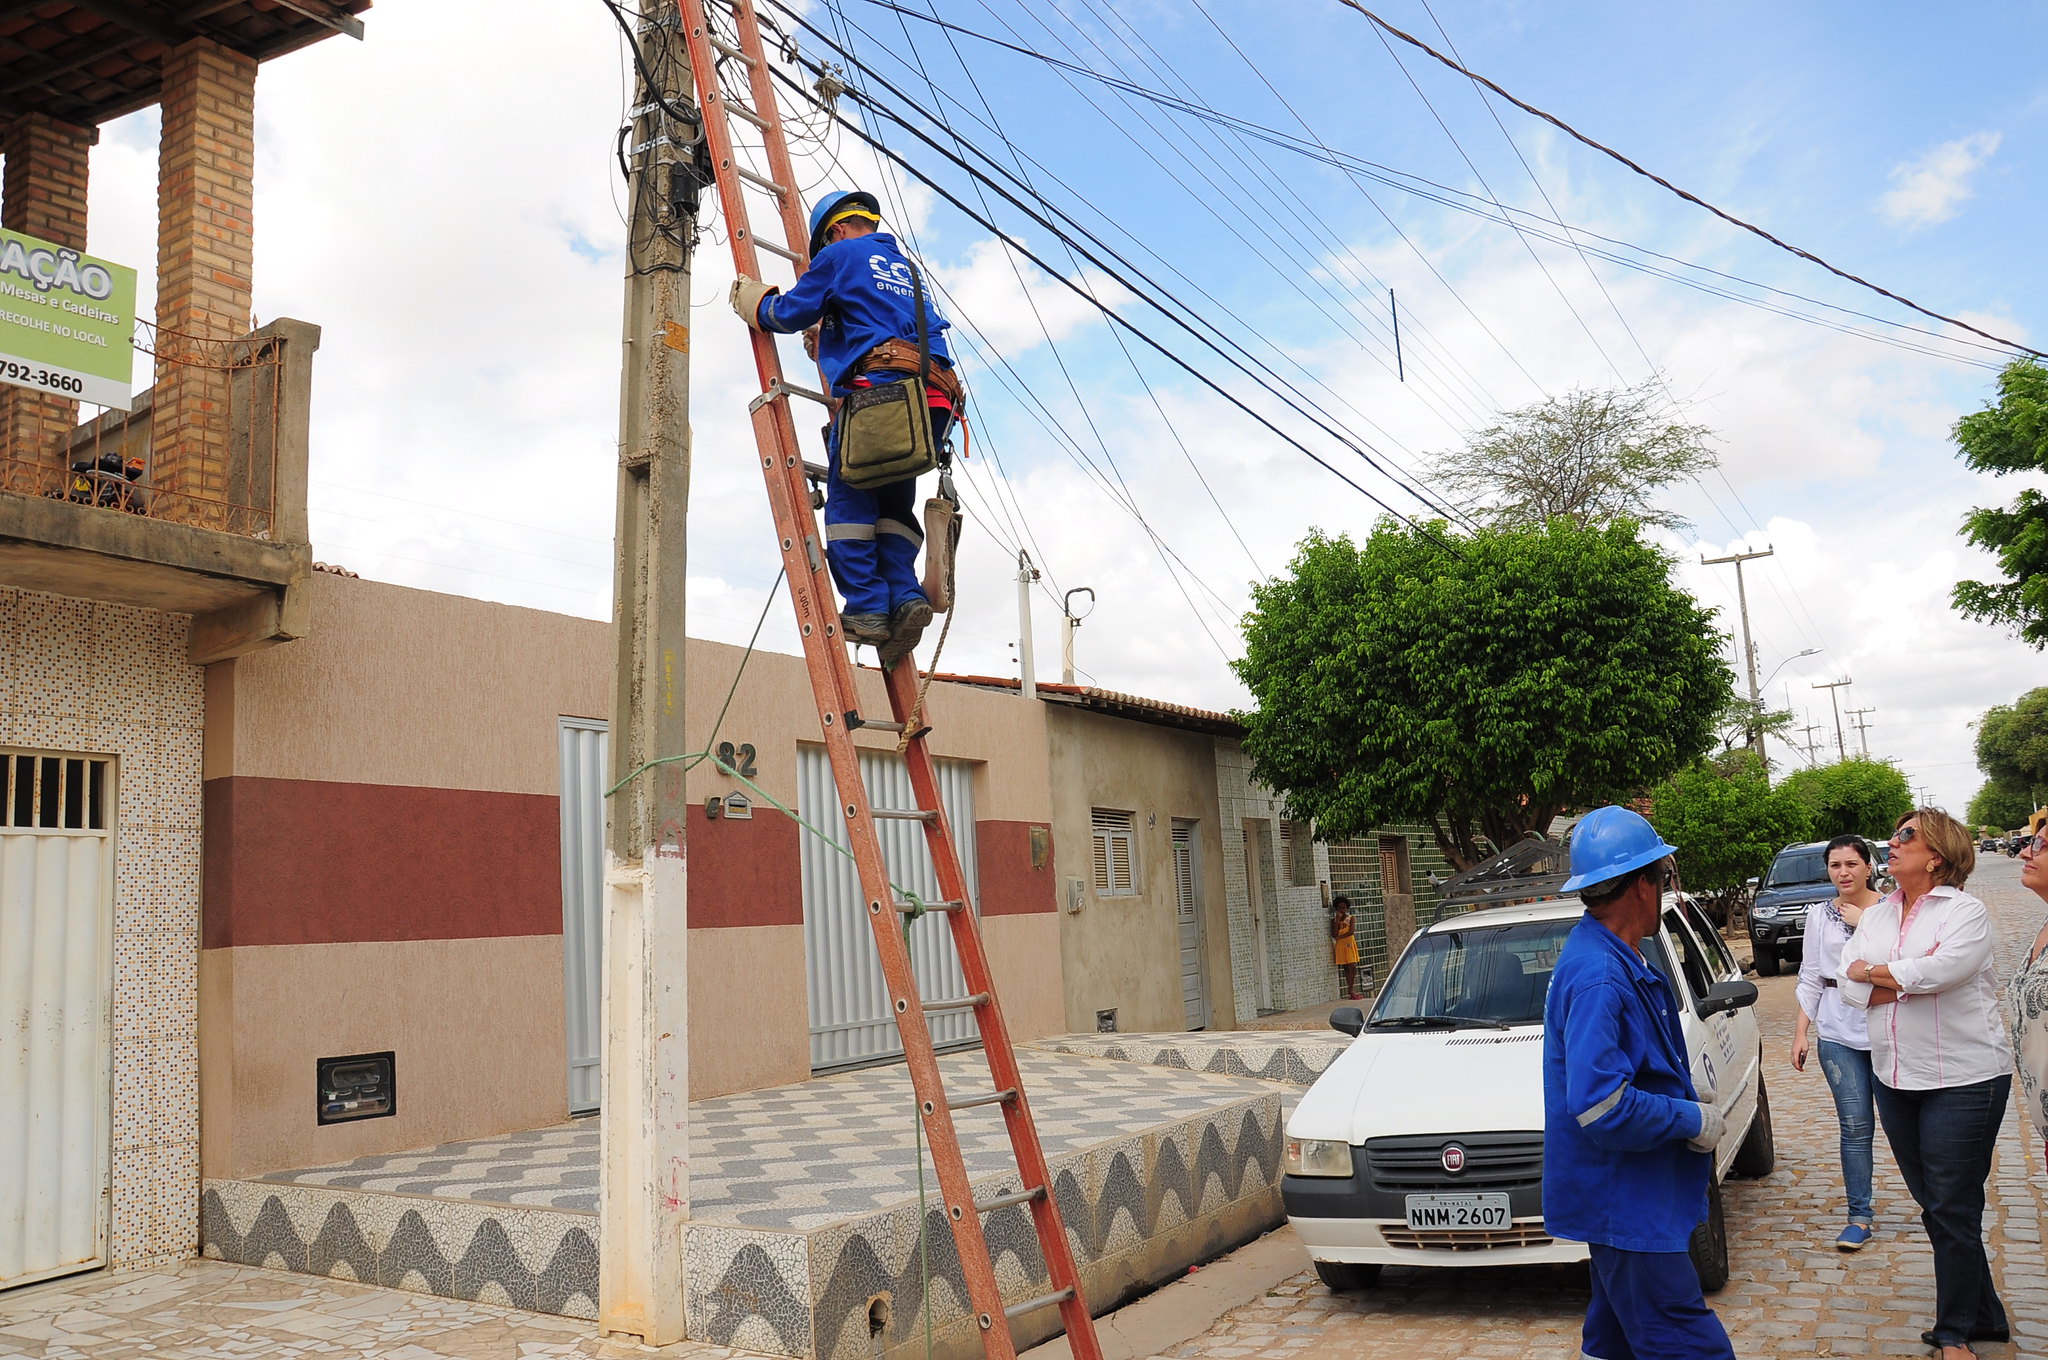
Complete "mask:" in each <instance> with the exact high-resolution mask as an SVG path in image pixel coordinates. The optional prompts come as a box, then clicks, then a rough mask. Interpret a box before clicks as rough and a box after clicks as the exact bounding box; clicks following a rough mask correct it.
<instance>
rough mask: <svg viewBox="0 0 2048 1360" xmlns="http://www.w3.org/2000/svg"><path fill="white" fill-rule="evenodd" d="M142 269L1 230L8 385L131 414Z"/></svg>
mask: <svg viewBox="0 0 2048 1360" xmlns="http://www.w3.org/2000/svg"><path fill="white" fill-rule="evenodd" d="M134 374H135V271H134V270H132V269H130V268H128V267H127V266H125V265H118V264H112V263H110V262H108V261H106V260H99V259H95V258H93V257H92V256H90V255H84V254H80V253H79V252H78V251H75V250H73V249H71V248H70V247H69V246H60V245H54V244H52V243H51V242H49V241H41V240H37V239H36V238H35V237H33V236H24V235H22V234H21V233H20V232H18V231H5V230H0V382H5V383H11V384H13V385H14V386H16V387H33V388H35V389H36V390H37V391H39V392H49V393H51V394H53V395H55V396H60V397H75V398H77V399H78V400H79V401H89V402H91V403H93V404H94V405H95V406H112V407H115V408H117V409H119V410H123V411H125V410H127V409H128V402H129V389H130V385H131V382H132V380H133V378H134Z"/></svg>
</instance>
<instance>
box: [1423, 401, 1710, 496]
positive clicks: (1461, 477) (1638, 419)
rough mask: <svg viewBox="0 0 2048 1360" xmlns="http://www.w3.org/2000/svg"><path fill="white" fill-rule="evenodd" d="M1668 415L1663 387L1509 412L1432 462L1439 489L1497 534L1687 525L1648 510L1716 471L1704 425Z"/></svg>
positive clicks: (1541, 405) (1548, 402)
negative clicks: (1680, 486)
mask: <svg viewBox="0 0 2048 1360" xmlns="http://www.w3.org/2000/svg"><path fill="white" fill-rule="evenodd" d="M1672 414H1673V411H1672V408H1671V403H1670V398H1669V397H1668V396H1667V395H1666V393H1665V389H1664V384H1663V380H1662V378H1661V377H1655V378H1649V379H1646V380H1644V381H1643V382H1640V383H1637V384H1636V385H1635V386H1633V387H1621V388H1604V389H1596V390H1587V389H1583V388H1574V389H1573V390H1572V391H1570V392H1567V393H1565V394H1564V395H1563V396H1561V397H1547V398H1545V399H1544V400H1542V401H1540V402H1537V403H1536V404H1535V405H1534V406H1524V407H1523V408H1521V409H1520V410H1518V411H1509V412H1507V413H1506V414H1505V415H1503V416H1502V417H1501V418H1500V423H1499V424H1497V425H1493V426H1491V427H1489V428H1487V429H1484V430H1480V431H1478V432H1477V433H1476V434H1473V435H1471V436H1469V437H1468V438H1467V439H1466V441H1465V446H1464V447H1463V448H1461V449H1453V450H1451V451H1450V452H1448V453H1442V454H1438V455H1437V460H1436V463H1437V467H1436V471H1437V479H1438V481H1439V482H1440V483H1441V484H1442V486H1443V488H1444V490H1445V491H1446V492H1447V493H1449V495H1451V496H1452V497H1453V498H1454V499H1456V500H1457V501H1459V502H1460V503H1461V505H1462V506H1463V508H1465V509H1466V510H1467V511H1468V512H1470V513H1471V514H1473V515H1474V516H1476V517H1477V518H1479V519H1482V520H1484V521H1485V522H1487V523H1488V524H1491V525H1494V526H1496V527H1507V526H1520V527H1523V528H1529V527H1534V526H1537V525H1541V524H1544V523H1547V522H1548V521H1550V520H1552V519H1555V518H1559V517H1562V518H1565V519H1568V520H1570V521H1572V522H1573V523H1574V524H1577V525H1579V526H1580V527H1581V528H1591V527H1596V526H1601V525H1607V524H1613V523H1615V522H1617V521H1619V520H1624V519H1627V520H1634V521H1635V522H1636V523H1638V524H1656V525H1661V526H1663V527H1665V528H1672V529H1676V528H1679V527H1681V526H1683V524H1684V523H1685V521H1684V520H1682V519H1680V518H1679V517H1678V516H1677V515H1674V514H1672V513H1671V512H1670V511H1668V510H1662V509H1659V508H1658V507H1657V505H1656V504H1655V501H1654V498H1655V496H1656V494H1657V493H1658V492H1659V491H1661V490H1663V489H1664V488H1665V487H1667V486H1669V485H1671V484H1672V483H1674V482H1684V481H1690V480H1692V479H1693V478H1695V477H1698V476H1699V475H1701V474H1702V473H1705V472H1710V471H1712V470H1713V469H1714V468H1715V467H1716V466H1717V465H1718V464H1719V462H1720V460H1719V459H1718V458H1716V457H1715V455H1714V452H1713V450H1712V449H1710V448H1708V447H1707V440H1708V439H1710V438H1711V437H1712V432H1711V431H1710V430H1708V429H1707V427H1706V426H1704V425H1686V424H1681V423H1679V422H1678V421H1674V420H1672V419H1670V417H1671V415H1672Z"/></svg>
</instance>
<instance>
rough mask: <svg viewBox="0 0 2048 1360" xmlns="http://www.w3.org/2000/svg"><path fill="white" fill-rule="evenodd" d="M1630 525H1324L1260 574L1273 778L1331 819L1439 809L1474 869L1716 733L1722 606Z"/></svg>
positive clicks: (1260, 658)
mask: <svg viewBox="0 0 2048 1360" xmlns="http://www.w3.org/2000/svg"><path fill="white" fill-rule="evenodd" d="M1669 570H1670V563H1669V562H1668V560H1667V559H1666V558H1665V557H1664V556H1663V555H1662V554H1661V553H1659V552H1658V551H1657V550H1656V549H1654V548H1652V547H1649V546H1647V545H1645V544H1644V543H1642V542H1640V541H1639V540H1638V538H1637V537H1636V530H1635V527H1634V526H1633V525H1628V524H1622V525H1616V526H1612V527H1607V528H1595V529H1586V528H1579V527H1577V526H1575V525H1573V524H1571V523H1569V522H1567V521H1565V520H1563V519H1557V520H1553V521H1551V522H1550V523H1549V524H1547V525H1545V526H1543V527H1541V528H1537V529H1482V530H1479V531H1476V532H1474V533H1471V534H1469V535H1459V536H1453V535H1452V534H1451V532H1450V531H1449V530H1448V529H1446V528H1445V527H1444V526H1442V525H1436V526H1431V527H1428V528H1424V529H1420V530H1416V529H1409V528H1406V527H1403V526H1398V525H1396V524H1394V523H1393V522H1392V521H1390V520H1389V521H1382V522H1381V523H1380V525H1379V526H1378V527H1377V528H1376V529H1375V530H1374V532H1373V534H1372V537H1371V538H1370V539H1368V540H1367V541H1366V543H1365V546H1364V547H1363V548H1360V547H1357V546H1355V545H1354V544H1353V543H1352V541H1351V540H1350V538H1348V537H1339V538H1329V537H1326V536H1324V535H1323V534H1322V533H1321V532H1320V531H1317V532H1315V533H1312V534H1310V536H1309V537H1308V538H1307V539H1306V540H1304V541H1303V542H1302V544H1301V546H1300V549H1299V551H1298V552H1297V553H1296V555H1295V558H1294V561H1293V563H1292V564H1291V565H1290V567H1289V569H1288V571H1287V573H1286V574H1285V575H1283V576H1281V577H1278V578H1276V579H1275V580H1273V581H1270V582H1268V583H1266V584H1264V585H1261V586H1257V587H1255V588H1254V590H1253V607H1252V611H1251V613H1250V614H1248V615H1247V616H1246V618H1245V654H1244V657H1243V659H1242V660H1240V661H1238V662H1237V663H1236V668H1237V672H1238V674H1239V676H1240V677H1242V678H1243V680H1244V682H1245V684H1246V685H1247V686H1248V687H1249V688H1250V689H1251V692H1252V695H1253V697H1254V699H1255V700H1256V701H1257V705H1258V706H1257V708H1256V709H1255V710H1253V711H1252V712H1250V713H1247V714H1243V715H1240V716H1241V718H1242V720H1243V721H1244V723H1245V726H1246V736H1245V742H1244V744H1245V750H1246V751H1247V752H1248V753H1249V754H1250V755H1251V758H1252V768H1253V772H1254V773H1255V774H1256V775H1257V777H1258V778H1259V779H1260V780H1262V781H1263V782H1265V783H1266V784H1268V785H1270V786H1272V787H1273V788H1276V789H1280V790H1282V791H1284V792H1285V793H1286V795H1287V803H1288V806H1289V808H1290V809H1291V810H1292V811H1293V813H1294V815H1296V816H1303V817H1313V818H1315V819H1316V820H1317V822H1318V823H1319V824H1320V830H1321V832H1322V833H1323V834H1326V835H1328V836H1331V837H1343V836H1351V835H1360V834H1363V833H1365V832H1367V831H1369V830H1371V829H1372V828H1373V827H1376V826H1382V825H1385V824H1388V823H1393V822H1411V823H1413V822H1421V823H1427V824H1428V825H1429V826H1430V827H1431V828H1432V829H1433V830H1434V831H1435V834H1436V840H1437V844H1438V845H1439V846H1441V847H1442V849H1443V851H1444V854H1445V856H1446V857H1447V858H1448V859H1449V860H1450V861H1451V863H1452V864H1453V865H1454V866H1456V867H1458V868H1465V867H1469V866H1470V865H1471V864H1473V863H1474V862H1476V861H1477V860H1478V859H1480V858H1483V857H1484V852H1483V851H1482V850H1481V849H1480V847H1479V845H1478V841H1477V836H1478V834H1480V833H1483V834H1484V835H1485V836H1486V837H1487V838H1488V839H1489V840H1491V841H1492V842H1493V844H1494V845H1496V846H1506V845H1510V844H1512V843H1514V842H1515V841H1518V840H1520V839H1521V838H1522V836H1523V835H1524V834H1526V833H1527V832H1529V831H1532V830H1546V829H1547V828H1548V827H1549V825H1550V822H1551V819H1552V818H1553V817H1554V816H1556V815H1557V814H1558V813H1559V812H1562V811H1566V810H1570V809H1576V808H1583V807H1589V806H1592V805H1594V804H1597V803H1604V802H1608V801H1611V800H1614V799H1617V798H1623V797H1627V796H1631V795H1633V794H1635V793H1636V792H1638V791H1640V790H1642V789H1645V788H1647V787H1649V786H1650V785H1651V784H1653V783H1655V782H1656V781H1657V780H1659V779H1662V778H1664V777H1665V776H1666V775H1669V774H1671V773H1672V772H1673V771H1675V770H1678V769H1680V768H1682V767H1683V766H1684V765H1685V764H1686V763H1687V762H1689V761H1691V760H1692V759H1693V758H1694V757H1696V756H1698V755H1701V754H1702V753H1704V752H1706V751H1708V750H1710V749H1712V747H1713V743H1714V717H1715V715H1716V714H1718V713H1719V712H1720V711H1721V709H1722V706H1723V703H1724V701H1725V699H1726V697H1727V692H1728V689H1729V687H1730V685H1731V683H1732V680H1733V677H1732V676H1731V674H1730V672H1729V670H1728V666H1727V664H1726V662H1724V661H1723V660H1722V659H1721V650H1720V648H1721V643H1722V641H1723V638H1722V635H1721V634H1720V633H1719V632H1718V631H1716V629H1715V628H1714V624H1713V616H1712V614H1711V613H1710V612H1709V611H1707V610H1705V609H1703V608H1701V607H1700V605H1699V603H1698V602H1697V601H1695V600H1694V599H1693V598H1692V597H1691V596H1689V595H1686V594H1685V593H1684V592H1682V591H1680V590H1678V589H1677V588H1676V587H1674V586H1673V585H1672V584H1671V581H1670V575H1669Z"/></svg>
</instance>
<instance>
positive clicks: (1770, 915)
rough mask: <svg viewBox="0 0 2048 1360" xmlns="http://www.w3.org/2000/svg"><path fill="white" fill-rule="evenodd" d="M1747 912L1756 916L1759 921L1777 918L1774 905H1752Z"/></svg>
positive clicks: (1776, 910)
mask: <svg viewBox="0 0 2048 1360" xmlns="http://www.w3.org/2000/svg"><path fill="white" fill-rule="evenodd" d="M1749 914H1750V915H1751V916H1754V917H1756V919H1757V920H1759V921H1775V920H1777V919H1778V909H1777V908H1776V907H1752V908H1751V909H1750V912H1749Z"/></svg>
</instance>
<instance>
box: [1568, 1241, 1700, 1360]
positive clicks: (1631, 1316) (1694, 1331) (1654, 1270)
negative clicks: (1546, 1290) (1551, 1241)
mask: <svg viewBox="0 0 2048 1360" xmlns="http://www.w3.org/2000/svg"><path fill="white" fill-rule="evenodd" d="M1587 1250H1589V1251H1590V1252H1591V1253H1592V1255H1593V1299H1592V1302H1590V1303H1588V1304H1587V1305H1586V1331H1585V1337H1584V1340H1583V1341H1582V1342H1581V1343H1580V1349H1581V1350H1582V1351H1583V1352H1584V1353H1585V1354H1586V1355H1587V1356H1588V1357H1590V1360H1735V1347H1734V1346H1732V1345H1731V1344H1729V1341H1728V1331H1727V1329H1726V1328H1724V1327H1723V1326H1722V1325H1721V1319H1720V1318H1719V1317H1717V1316H1715V1314H1714V1310H1713V1309H1711V1308H1709V1307H1707V1299H1706V1295H1704V1294H1702V1293H1701V1292H1700V1277H1699V1272H1697V1271H1695V1270H1694V1269H1693V1268H1692V1258H1691V1257H1690V1256H1687V1255H1686V1254H1685V1253H1684V1252H1682V1251H1621V1250H1619V1249H1617V1248H1614V1247H1607V1246H1602V1245H1601V1244H1599V1243H1598V1242H1594V1243H1591V1244H1589V1245H1588V1247H1587Z"/></svg>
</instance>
